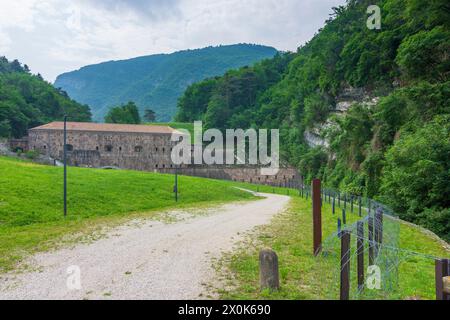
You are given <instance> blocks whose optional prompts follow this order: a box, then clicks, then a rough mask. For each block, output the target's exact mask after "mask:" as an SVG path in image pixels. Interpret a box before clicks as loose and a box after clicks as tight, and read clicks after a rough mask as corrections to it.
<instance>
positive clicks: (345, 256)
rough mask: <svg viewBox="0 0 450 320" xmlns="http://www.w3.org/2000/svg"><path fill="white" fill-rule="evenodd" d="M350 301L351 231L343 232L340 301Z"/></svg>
mask: <svg viewBox="0 0 450 320" xmlns="http://www.w3.org/2000/svg"><path fill="white" fill-rule="evenodd" d="M349 299H350V231H348V230H345V231H343V232H342V237H341V285H340V300H349Z"/></svg>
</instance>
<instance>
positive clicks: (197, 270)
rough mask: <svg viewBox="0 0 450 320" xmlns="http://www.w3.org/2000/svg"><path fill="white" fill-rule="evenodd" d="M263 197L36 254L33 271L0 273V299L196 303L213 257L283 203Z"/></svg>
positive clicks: (127, 228) (135, 226) (273, 197)
mask: <svg viewBox="0 0 450 320" xmlns="http://www.w3.org/2000/svg"><path fill="white" fill-rule="evenodd" d="M263 196H264V197H265V198H264V199H262V200H257V201H252V202H245V203H240V204H239V203H236V204H229V205H225V206H222V207H220V208H214V209H210V210H209V212H208V214H207V215H201V216H197V217H192V216H191V217H190V218H186V219H182V220H181V221H178V222H175V223H170V224H165V223H162V222H158V221H150V220H140V221H133V223H127V224H126V225H123V226H120V227H118V228H114V229H112V230H110V231H109V232H108V235H107V237H105V238H101V239H100V240H97V241H95V242H93V243H91V244H78V245H75V246H74V247H73V248H65V249H60V250H57V251H53V252H48V253H42V254H38V255H35V256H34V257H32V258H31V259H30V261H29V264H31V265H33V266H35V267H36V268H33V270H34V269H36V270H37V271H32V272H26V273H20V274H3V275H0V299H69V300H71V299H138V300H146V299H155V300H161V299H200V298H202V297H204V296H201V294H202V293H204V292H205V288H204V284H205V283H211V282H212V283H214V279H215V272H214V270H213V268H212V261H211V260H212V259H213V258H215V257H220V255H221V253H222V252H223V251H227V250H230V249H232V247H233V244H235V243H236V242H237V241H238V240H239V238H240V235H239V234H242V233H244V232H245V231H249V230H251V229H253V228H254V227H255V226H258V225H263V224H267V223H268V222H269V221H270V219H271V218H272V217H273V216H274V215H276V214H277V213H279V212H281V211H282V210H283V209H284V208H285V207H286V205H287V203H288V201H289V197H286V196H281V195H270V194H263ZM78 268H79V269H78ZM78 271H79V275H80V276H79V277H78V276H77V275H78ZM77 279H80V281H79V282H78V281H77ZM68 284H69V286H68ZM79 285H81V288H80V287H79ZM77 287H78V288H77ZM69 288H70V289H69Z"/></svg>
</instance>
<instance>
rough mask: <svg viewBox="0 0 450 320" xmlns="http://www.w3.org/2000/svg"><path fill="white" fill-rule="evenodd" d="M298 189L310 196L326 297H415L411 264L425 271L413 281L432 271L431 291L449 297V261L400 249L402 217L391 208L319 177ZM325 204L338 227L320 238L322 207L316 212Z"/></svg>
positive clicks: (447, 298)
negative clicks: (329, 185) (336, 187)
mask: <svg viewBox="0 0 450 320" xmlns="http://www.w3.org/2000/svg"><path fill="white" fill-rule="evenodd" d="M300 189H301V190H299V194H300V196H302V197H305V198H309V197H310V196H312V200H313V223H314V226H313V233H314V235H313V238H314V241H313V250H314V253H315V254H316V255H317V263H318V264H319V265H320V266H321V267H322V269H323V270H332V272H329V273H328V274H326V275H323V278H322V279H321V281H326V282H327V285H326V286H325V287H326V288H328V292H327V293H326V296H327V298H328V299H341V300H348V299H400V298H402V297H404V296H405V293H406V294H409V296H408V298H410V299H418V298H420V297H417V296H416V295H415V290H414V283H411V282H412V281H411V272H414V265H422V266H423V265H426V266H429V268H428V269H427V270H429V273H428V274H425V275H424V274H417V275H414V277H415V279H416V280H420V277H428V278H429V276H430V275H432V273H433V272H434V273H435V279H436V283H435V284H433V283H430V285H429V289H430V290H434V288H435V291H436V298H437V299H439V300H450V292H449V289H448V286H449V285H448V283H450V278H448V276H450V260H446V259H441V258H440V257H435V256H432V255H427V254H422V253H418V252H414V251H409V250H404V249H402V248H401V247H400V243H399V240H400V237H399V235H400V220H399V218H398V217H397V216H396V215H395V213H394V212H393V211H392V210H390V208H388V207H387V206H385V205H383V204H382V203H379V202H377V201H375V200H373V199H369V198H365V197H359V196H354V195H351V194H346V193H340V192H338V191H335V190H330V189H321V188H320V181H318V180H315V181H313V184H312V188H310V187H306V186H304V185H303V184H301V186H300ZM318 193H319V194H320V197H319V196H317V194H318ZM324 203H325V204H328V205H329V207H330V208H331V210H329V211H330V212H327V213H325V214H328V215H331V216H332V217H331V218H332V219H336V230H335V231H334V232H332V234H331V235H329V236H328V237H327V238H326V239H324V240H323V241H322V240H321V239H319V238H321V232H322V230H320V231H318V228H320V229H321V228H322V226H321V225H318V224H317V221H319V220H320V221H321V220H322V216H321V215H322V210H319V212H317V206H318V205H319V208H320V209H322V207H323V205H324ZM324 218H326V219H328V220H329V219H330V217H329V216H328V217H324ZM318 239H319V240H318ZM318 242H319V244H318ZM318 246H319V247H318ZM318 252H319V254H318ZM433 266H435V268H434V270H433ZM408 274H409V277H407V276H406V275H408ZM400 280H403V281H400ZM418 282H420V281H418Z"/></svg>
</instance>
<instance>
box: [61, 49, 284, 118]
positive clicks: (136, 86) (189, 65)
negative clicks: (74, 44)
mask: <svg viewBox="0 0 450 320" xmlns="http://www.w3.org/2000/svg"><path fill="white" fill-rule="evenodd" d="M276 52H277V51H276V50H275V49H274V48H271V47H264V46H258V45H250V44H238V45H231V46H218V47H208V48H204V49H198V50H186V51H180V52H175V53H173V54H160V55H152V56H146V57H139V58H134V59H130V60H124V61H111V62H105V63H101V64H97V65H92V66H87V67H84V68H81V69H80V70H78V71H73V72H69V73H66V74H62V75H60V76H59V77H58V78H57V79H56V82H55V86H56V87H61V88H63V89H64V90H65V91H67V92H68V93H69V95H70V96H71V97H72V98H73V99H75V100H77V101H80V102H82V103H86V104H88V105H89V106H91V108H92V111H93V114H94V119H95V120H102V119H103V118H104V116H105V114H106V113H107V112H108V109H109V108H110V107H111V106H117V105H120V104H123V103H127V102H128V101H134V102H135V103H136V105H137V106H138V108H139V111H140V112H141V113H142V114H143V112H144V110H145V109H146V108H152V109H153V110H154V111H155V112H156V118H157V120H158V121H164V122H167V121H171V120H172V119H173V117H174V115H175V112H176V106H177V100H178V98H179V97H180V96H181V95H182V94H183V92H184V91H185V90H186V88H187V87H188V86H189V85H190V84H192V83H194V82H197V81H201V80H203V79H206V78H210V77H214V76H221V75H223V74H224V73H225V72H226V71H227V70H229V69H234V68H239V67H242V66H246V65H248V66H250V65H252V64H254V63H255V62H258V61H260V60H262V59H266V58H271V57H273V56H274V55H275V54H276ZM181 121H184V120H181Z"/></svg>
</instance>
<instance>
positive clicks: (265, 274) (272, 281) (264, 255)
mask: <svg viewBox="0 0 450 320" xmlns="http://www.w3.org/2000/svg"><path fill="white" fill-rule="evenodd" d="M259 276H260V284H261V290H264V289H269V290H271V291H274V290H278V289H280V276H279V270H278V256H277V254H276V253H275V251H273V250H271V249H264V250H261V252H260V253H259Z"/></svg>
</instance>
